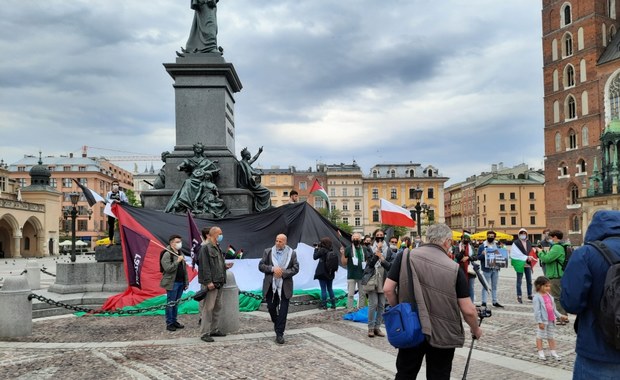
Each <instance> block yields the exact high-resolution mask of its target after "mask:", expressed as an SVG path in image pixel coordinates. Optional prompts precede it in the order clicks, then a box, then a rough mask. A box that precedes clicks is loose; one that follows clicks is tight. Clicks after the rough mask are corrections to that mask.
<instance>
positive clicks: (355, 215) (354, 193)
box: [313, 161, 364, 233]
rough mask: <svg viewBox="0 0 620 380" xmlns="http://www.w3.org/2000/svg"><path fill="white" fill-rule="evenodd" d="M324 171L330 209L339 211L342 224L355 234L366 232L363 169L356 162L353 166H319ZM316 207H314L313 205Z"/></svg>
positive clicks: (342, 164)
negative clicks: (346, 225)
mask: <svg viewBox="0 0 620 380" xmlns="http://www.w3.org/2000/svg"><path fill="white" fill-rule="evenodd" d="M317 169H318V170H319V171H324V172H325V175H326V183H327V186H325V185H323V187H324V188H325V191H327V194H328V196H329V203H330V205H329V207H330V209H331V210H338V211H339V212H340V215H341V221H342V223H346V224H348V225H349V226H352V227H353V232H360V233H362V232H363V231H364V225H363V223H364V207H363V203H364V195H363V191H364V186H363V175H362V174H363V173H362V169H361V168H360V167H359V166H358V165H357V163H356V162H355V161H353V163H352V164H344V163H341V164H333V165H323V164H319V165H318V166H317ZM313 206H314V205H313Z"/></svg>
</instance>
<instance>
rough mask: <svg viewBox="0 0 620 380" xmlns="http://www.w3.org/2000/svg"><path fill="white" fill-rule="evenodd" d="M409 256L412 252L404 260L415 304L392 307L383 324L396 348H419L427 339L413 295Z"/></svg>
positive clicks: (387, 312)
mask: <svg viewBox="0 0 620 380" xmlns="http://www.w3.org/2000/svg"><path fill="white" fill-rule="evenodd" d="M409 255H410V252H407V257H403V259H405V262H406V263H407V277H408V279H409V282H408V284H409V292H410V293H411V296H412V297H413V303H409V302H403V303H399V304H398V305H396V306H394V307H390V308H389V309H388V310H387V311H386V312H385V313H383V322H384V324H385V329H386V332H387V338H388V341H389V342H390V344H391V345H392V346H394V347H396V348H413V347H417V346H419V345H420V344H422V342H424V339H425V337H424V334H423V333H422V325H421V324H420V317H419V316H418V305H417V303H416V302H415V293H413V273H412V270H411V262H410V261H409ZM401 265H402V262H401Z"/></svg>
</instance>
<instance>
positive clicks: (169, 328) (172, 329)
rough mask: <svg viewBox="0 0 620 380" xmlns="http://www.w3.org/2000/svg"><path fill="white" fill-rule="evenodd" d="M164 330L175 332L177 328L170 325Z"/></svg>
mask: <svg viewBox="0 0 620 380" xmlns="http://www.w3.org/2000/svg"><path fill="white" fill-rule="evenodd" d="M166 330H168V331H177V328H176V327H175V326H174V324H172V325H168V326H166Z"/></svg>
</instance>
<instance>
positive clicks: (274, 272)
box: [258, 234, 299, 344]
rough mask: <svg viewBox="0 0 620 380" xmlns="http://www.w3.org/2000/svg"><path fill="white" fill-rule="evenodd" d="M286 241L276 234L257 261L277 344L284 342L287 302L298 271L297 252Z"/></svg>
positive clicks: (284, 237) (282, 235)
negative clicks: (263, 275)
mask: <svg viewBox="0 0 620 380" xmlns="http://www.w3.org/2000/svg"><path fill="white" fill-rule="evenodd" d="M286 241H287V238H286V235H284V234H279V235H278V236H276V244H275V245H274V246H273V247H270V248H267V249H265V252H263V257H262V258H261V260H260V262H259V263H258V270H259V271H261V272H263V273H264V274H265V279H264V280H263V297H265V299H266V300H267V310H269V315H270V316H271V322H273V327H274V330H275V332H276V343H278V344H284V329H285V328H286V317H287V315H288V304H289V300H290V299H291V297H293V276H294V275H296V274H297V273H299V262H298V261H297V254H296V253H295V251H294V250H293V249H292V248H291V247H289V246H288V245H286Z"/></svg>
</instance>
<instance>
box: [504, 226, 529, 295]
mask: <svg viewBox="0 0 620 380" xmlns="http://www.w3.org/2000/svg"><path fill="white" fill-rule="evenodd" d="M533 252H534V249H533V248H532V243H531V242H530V241H529V240H528V238H527V230H526V229H525V228H521V229H520V230H519V239H518V240H516V241H515V242H513V243H512V248H511V250H510V256H512V257H513V258H515V257H520V258H524V259H525V261H524V262H525V265H524V266H523V267H521V266H517V265H513V268H514V270H515V272H517V284H516V285H517V302H519V303H523V297H522V295H523V292H522V289H521V282H522V281H523V274H525V286H526V289H527V299H528V300H530V301H531V300H532V266H531V265H530V260H531V257H530V256H531V255H532V253H533Z"/></svg>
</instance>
